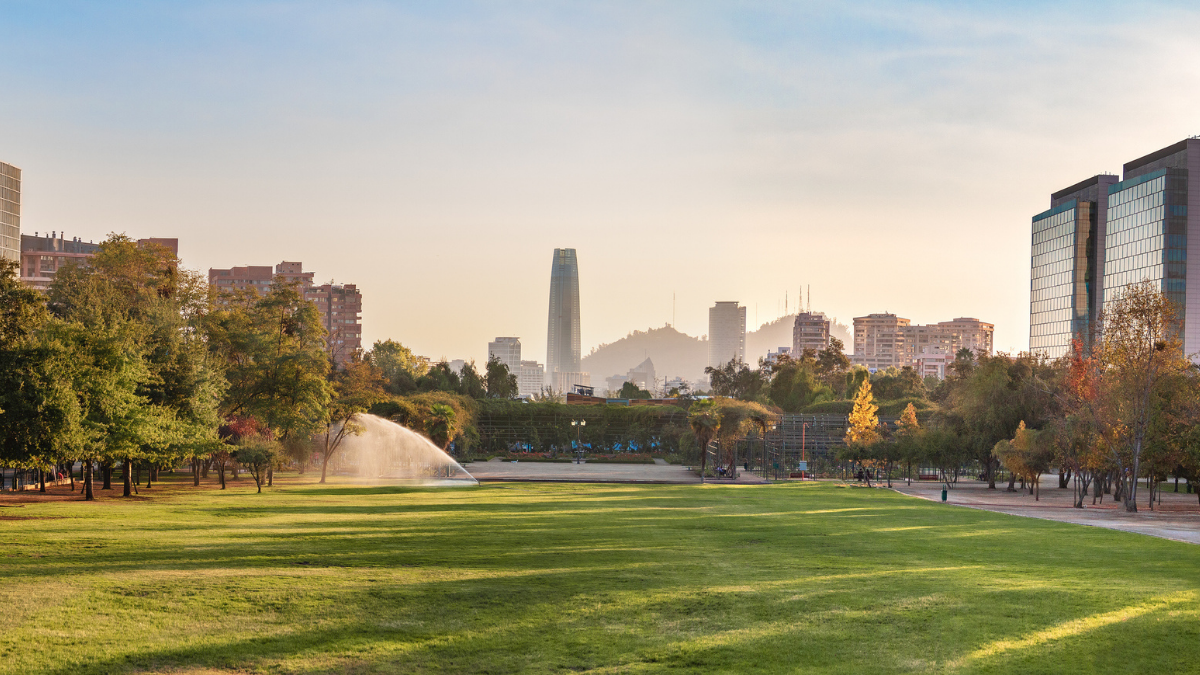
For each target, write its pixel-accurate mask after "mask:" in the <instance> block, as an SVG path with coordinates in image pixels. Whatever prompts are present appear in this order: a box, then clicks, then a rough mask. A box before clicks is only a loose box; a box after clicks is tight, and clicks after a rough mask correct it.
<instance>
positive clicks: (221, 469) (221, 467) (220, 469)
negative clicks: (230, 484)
mask: <svg viewBox="0 0 1200 675" xmlns="http://www.w3.org/2000/svg"><path fill="white" fill-rule="evenodd" d="M217 477H218V478H219V479H220V480H221V489H222V490H224V489H225V464H224V463H223V462H217Z"/></svg>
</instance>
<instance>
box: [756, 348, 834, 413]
mask: <svg viewBox="0 0 1200 675" xmlns="http://www.w3.org/2000/svg"><path fill="white" fill-rule="evenodd" d="M768 391H769V394H768V396H769V398H770V401H771V403H773V404H775V405H777V406H779V407H780V408H781V409H782V410H783V411H784V412H790V413H794V412H798V411H800V410H802V409H804V408H807V407H809V406H811V405H813V404H815V403H820V402H823V401H829V400H832V399H833V396H834V394H833V390H832V389H830V387H829V385H828V384H826V383H825V382H824V381H823V380H822V378H821V377H820V376H819V375H818V372H817V362H816V361H814V360H813V359H811V358H809V357H808V356H807V355H802V356H801V357H800V358H797V359H792V358H788V357H787V356H786V355H784V356H781V357H780V358H779V359H778V360H777V361H776V362H775V363H774V364H773V365H772V366H771V384H770V386H769V389H768Z"/></svg>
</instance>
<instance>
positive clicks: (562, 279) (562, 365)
mask: <svg viewBox="0 0 1200 675" xmlns="http://www.w3.org/2000/svg"><path fill="white" fill-rule="evenodd" d="M579 361H580V347H579V260H578V259H577V258H576V257H575V249H573V248H556V249H554V259H553V261H552V262H551V264H550V316H549V320H548V322H547V329H546V378H547V380H548V381H549V382H550V384H551V385H553V384H554V382H555V380H554V379H553V378H554V373H560V372H561V373H577V372H579V368H580V365H579Z"/></svg>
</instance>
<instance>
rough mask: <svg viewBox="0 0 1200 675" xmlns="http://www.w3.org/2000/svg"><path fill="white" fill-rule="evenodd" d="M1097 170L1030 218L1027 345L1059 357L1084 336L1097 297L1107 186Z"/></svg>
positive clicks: (1109, 182)
mask: <svg viewBox="0 0 1200 675" xmlns="http://www.w3.org/2000/svg"><path fill="white" fill-rule="evenodd" d="M1116 182H1117V177H1116V176H1112V175H1108V174H1099V175H1096V176H1092V177H1091V178H1089V179H1087V180H1085V181H1081V182H1079V183H1076V184H1075V185H1072V186H1070V187H1068V188H1065V189H1063V190H1059V191H1058V192H1055V193H1054V194H1052V195H1051V196H1050V208H1049V209H1048V210H1046V211H1043V212H1042V213H1039V214H1038V215H1036V216H1034V217H1033V241H1032V247H1033V248H1032V256H1031V262H1030V288H1029V307H1030V311H1029V348H1030V350H1031V351H1040V352H1044V353H1046V354H1048V355H1050V356H1052V357H1058V356H1062V355H1063V354H1065V353H1066V352H1067V350H1068V349H1069V348H1070V346H1071V340H1072V338H1073V337H1074V336H1076V335H1078V336H1081V337H1084V338H1087V337H1089V334H1090V330H1089V326H1090V325H1091V320H1092V317H1095V316H1098V314H1099V311H1100V304H1101V299H1102V284H1103V273H1102V272H1103V266H1104V239H1105V230H1106V227H1105V226H1106V217H1107V210H1108V188H1109V187H1111V186H1112V185H1113V184H1115V183H1116Z"/></svg>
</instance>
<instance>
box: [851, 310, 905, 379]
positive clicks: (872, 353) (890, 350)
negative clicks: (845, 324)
mask: <svg viewBox="0 0 1200 675" xmlns="http://www.w3.org/2000/svg"><path fill="white" fill-rule="evenodd" d="M910 323H912V322H911V321H909V320H908V319H902V318H900V317H898V316H896V315H895V314H868V315H867V316H858V317H855V318H854V356H852V357H850V360H851V362H852V363H855V364H857V365H862V366H866V367H867V368H869V369H871V370H873V371H874V370H878V369H881V368H890V367H892V366H897V367H900V366H905V365H909V363H908V359H907V356H908V350H907V349H906V346H905V335H904V332H903V331H902V330H901V329H903V328H907V327H908V325H909V324H910Z"/></svg>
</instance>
